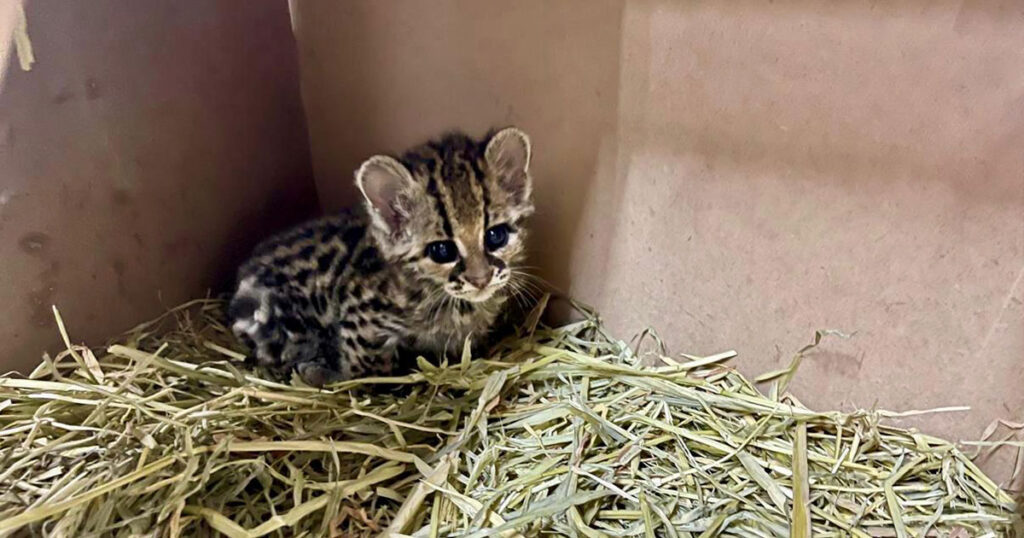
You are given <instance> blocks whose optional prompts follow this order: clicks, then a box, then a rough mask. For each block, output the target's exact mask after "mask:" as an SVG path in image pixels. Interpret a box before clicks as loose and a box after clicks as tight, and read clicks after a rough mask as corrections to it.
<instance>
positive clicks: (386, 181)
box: [356, 155, 416, 238]
mask: <svg viewBox="0 0 1024 538" xmlns="http://www.w3.org/2000/svg"><path fill="white" fill-rule="evenodd" d="M356 186H358V187H359V191H360V192H362V193H363V198H364V199H365V201H366V206H367V209H368V210H369V213H370V218H371V219H372V220H373V224H374V225H375V226H377V227H378V228H380V229H381V231H383V232H384V233H385V234H386V235H387V236H389V237H392V238H397V237H399V236H400V235H402V234H403V233H404V232H406V231H407V230H406V228H405V226H406V225H407V224H408V223H409V217H410V215H411V211H412V207H411V206H410V204H411V202H412V197H413V193H414V191H415V187H416V184H415V182H414V181H413V179H412V174H410V173H409V170H408V169H407V168H406V167H405V166H403V165H402V163H400V162H398V161H397V160H395V159H394V158H392V157H387V156H384V155H377V156H375V157H370V158H369V159H368V160H367V161H366V162H364V163H363V165H362V166H360V167H359V170H358V171H357V172H356Z"/></svg>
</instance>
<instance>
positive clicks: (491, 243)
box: [484, 224, 509, 252]
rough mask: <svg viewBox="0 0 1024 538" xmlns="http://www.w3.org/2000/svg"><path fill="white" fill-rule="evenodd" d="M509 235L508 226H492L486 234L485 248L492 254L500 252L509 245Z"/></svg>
mask: <svg viewBox="0 0 1024 538" xmlns="http://www.w3.org/2000/svg"><path fill="white" fill-rule="evenodd" d="M508 233H509V227H508V224H499V225H497V226H492V227H491V228H490V229H488V230H487V233H486V234H484V246H485V247H487V250H489V251H491V252H494V251H495V250H498V249H499V248H501V247H503V246H505V245H507V244H508Z"/></svg>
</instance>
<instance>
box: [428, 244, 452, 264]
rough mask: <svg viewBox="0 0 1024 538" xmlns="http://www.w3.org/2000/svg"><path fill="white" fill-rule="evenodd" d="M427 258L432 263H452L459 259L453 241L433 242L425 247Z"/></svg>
mask: <svg viewBox="0 0 1024 538" xmlns="http://www.w3.org/2000/svg"><path fill="white" fill-rule="evenodd" d="M427 256H430V259H431V260H434V263H452V262H453V261H455V259H456V258H458V257H459V249H458V247H456V246H455V243H454V242H453V241H434V242H433V243H430V244H429V245H427Z"/></svg>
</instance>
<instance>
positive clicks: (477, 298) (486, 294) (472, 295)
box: [452, 286, 498, 303]
mask: <svg viewBox="0 0 1024 538" xmlns="http://www.w3.org/2000/svg"><path fill="white" fill-rule="evenodd" d="M497 290H498V288H497V287H496V286H491V287H488V288H484V289H482V290H479V291H470V292H463V293H459V294H455V293H453V294H452V297H455V298H456V299H462V300H463V301H469V302H471V303H482V302H484V301H486V300H488V299H490V298H491V297H494V292H496V291H497Z"/></svg>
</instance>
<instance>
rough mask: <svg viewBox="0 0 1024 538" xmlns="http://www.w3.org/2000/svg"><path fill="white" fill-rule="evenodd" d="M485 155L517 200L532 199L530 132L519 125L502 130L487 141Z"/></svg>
mask: <svg viewBox="0 0 1024 538" xmlns="http://www.w3.org/2000/svg"><path fill="white" fill-rule="evenodd" d="M484 157H485V158H486V159H487V164H488V165H490V167H491V170H493V171H494V173H495V175H496V176H497V180H498V184H499V185H500V186H501V187H502V188H504V189H505V191H506V192H508V194H509V195H510V196H511V198H512V199H513V200H515V201H517V202H525V201H527V200H528V199H529V198H530V192H531V189H532V185H531V180H530V137H528V136H526V133H524V132H522V131H520V130H519V129H516V128H515V127H509V128H507V129H502V130H500V131H498V132H497V133H495V134H494V136H492V137H491V139H490V140H488V141H487V148H486V149H485V150H484Z"/></svg>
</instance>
